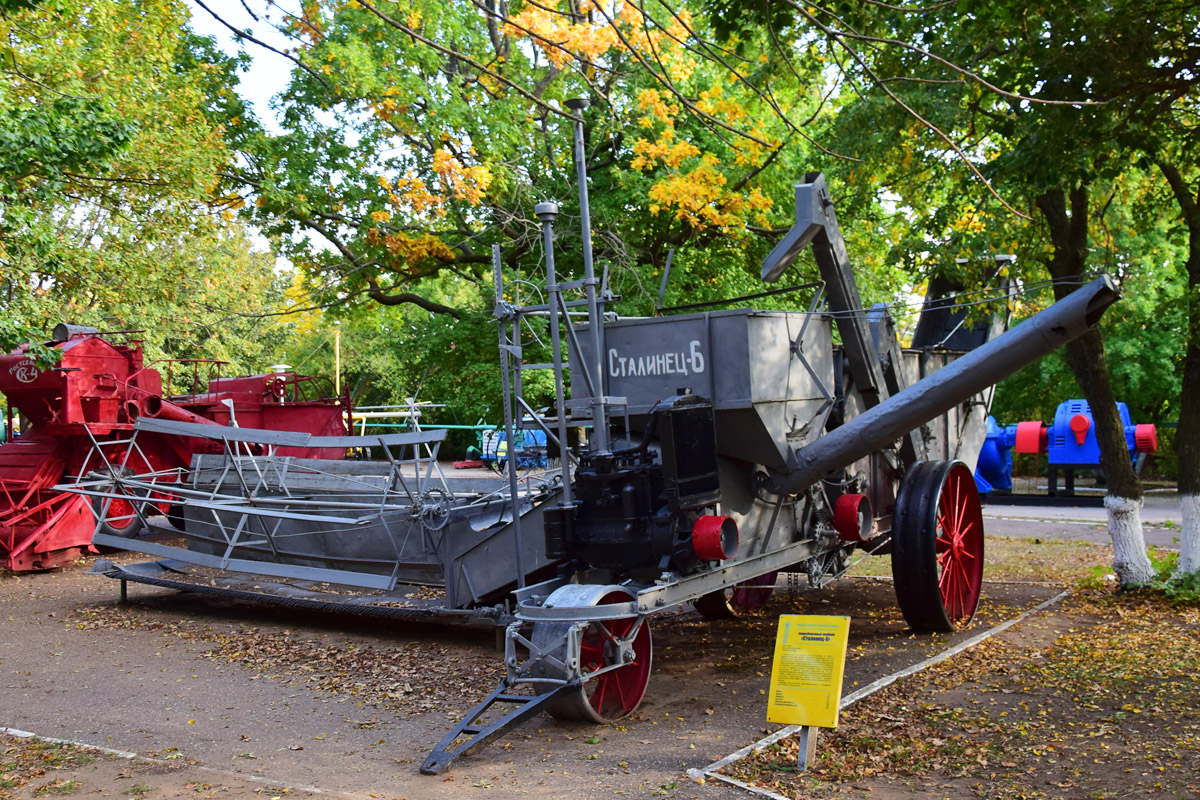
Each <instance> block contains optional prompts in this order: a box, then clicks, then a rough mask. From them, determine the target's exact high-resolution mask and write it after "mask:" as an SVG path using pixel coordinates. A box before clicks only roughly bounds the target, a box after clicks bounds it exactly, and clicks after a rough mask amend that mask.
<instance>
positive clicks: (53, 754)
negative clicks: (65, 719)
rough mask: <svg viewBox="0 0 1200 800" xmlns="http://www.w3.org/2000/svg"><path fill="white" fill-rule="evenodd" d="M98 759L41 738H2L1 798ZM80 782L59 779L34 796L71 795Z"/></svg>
mask: <svg viewBox="0 0 1200 800" xmlns="http://www.w3.org/2000/svg"><path fill="white" fill-rule="evenodd" d="M95 760H96V756H95V755H94V754H93V753H92V752H91V751H89V750H85V749H83V748H79V747H73V746H71V745H65V744H58V743H55V742H47V741H43V740H41V739H23V738H17V737H15V736H0V798H11V797H14V796H15V794H14V793H13V792H12V791H11V790H14V789H22V788H24V787H25V786H27V785H29V784H30V783H32V782H34V781H37V780H39V779H41V778H44V777H46V776H47V775H49V774H50V773H53V772H55V771H58V770H65V769H75V768H78V767H82V766H85V765H87V764H90V763H92V762H93V761H95ZM78 788H79V783H78V781H73V780H66V779H57V780H54V781H51V782H48V783H46V784H44V785H42V786H39V787H37V788H35V789H34V794H35V795H39V796H40V795H53V794H70V793H71V792H74V791H75V790H76V789H78Z"/></svg>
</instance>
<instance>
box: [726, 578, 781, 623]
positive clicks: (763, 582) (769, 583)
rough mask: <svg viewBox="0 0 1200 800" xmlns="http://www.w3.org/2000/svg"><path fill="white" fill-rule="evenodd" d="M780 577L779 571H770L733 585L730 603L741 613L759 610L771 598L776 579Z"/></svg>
mask: <svg viewBox="0 0 1200 800" xmlns="http://www.w3.org/2000/svg"><path fill="white" fill-rule="evenodd" d="M778 577H779V573H778V572H768V573H766V574H765V575H759V576H758V577H755V578H750V579H749V580H745V581H742V582H741V583H739V584H738V585H737V586H735V587H733V595H732V596H731V597H730V598H729V605H731V606H733V610H734V611H737V612H738V613H741V614H745V613H748V612H751V611H758V610H759V609H760V608H762V607H763V606H765V605H766V604H767V603H768V602H769V601H770V600H771V594H772V593H773V592H774V591H775V579H776V578H778Z"/></svg>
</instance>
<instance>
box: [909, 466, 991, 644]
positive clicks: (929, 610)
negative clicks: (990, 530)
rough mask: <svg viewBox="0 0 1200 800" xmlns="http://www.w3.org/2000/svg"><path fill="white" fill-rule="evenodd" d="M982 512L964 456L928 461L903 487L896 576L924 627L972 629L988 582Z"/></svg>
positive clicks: (918, 626) (915, 622)
mask: <svg viewBox="0 0 1200 800" xmlns="http://www.w3.org/2000/svg"><path fill="white" fill-rule="evenodd" d="M983 557H984V549H983V512H982V509H981V507H980V505H979V490H978V489H977V488H976V485H975V479H974V476H973V475H972V474H971V470H970V469H969V468H968V467H967V465H966V464H964V463H962V462H961V461H922V462H918V463H917V464H915V465H913V467H912V469H910V470H909V471H908V474H907V475H905V476H904V480H903V481H902V482H901V484H900V494H899V496H898V497H897V498H896V512H895V515H894V518H893V522H892V577H893V579H894V582H895V587H896V599H897V601H899V604H900V611H901V612H902V613H903V614H904V619H905V620H906V621H907V622H908V624H909V625H910V626H911V627H912V628H913V629H914V630H917V631H953V630H957V629H959V628H962V627H964V626H966V625H967V624H968V623H969V622H970V621H971V618H972V617H973V616H974V615H975V609H976V608H977V607H978V605H979V593H980V590H981V588H982V586H983Z"/></svg>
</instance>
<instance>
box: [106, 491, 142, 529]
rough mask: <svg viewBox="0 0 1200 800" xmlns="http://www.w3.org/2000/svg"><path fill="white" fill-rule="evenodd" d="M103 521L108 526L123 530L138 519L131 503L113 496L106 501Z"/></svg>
mask: <svg viewBox="0 0 1200 800" xmlns="http://www.w3.org/2000/svg"><path fill="white" fill-rule="evenodd" d="M104 521H105V523H107V524H108V526H109V527H110V528H113V529H114V530H119V531H123V530H125V529H126V528H128V527H129V526H130V525H133V524H134V523H135V522H137V521H138V515H137V512H136V511H135V510H134V508H133V503H131V502H129V501H128V500H125V499H122V498H119V497H114V498H112V499H111V500H109V502H108V512H107V513H106V514H105V517H104Z"/></svg>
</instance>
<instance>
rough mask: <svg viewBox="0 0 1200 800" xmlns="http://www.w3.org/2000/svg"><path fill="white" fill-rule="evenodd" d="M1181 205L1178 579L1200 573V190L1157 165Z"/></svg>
mask: <svg viewBox="0 0 1200 800" xmlns="http://www.w3.org/2000/svg"><path fill="white" fill-rule="evenodd" d="M1158 166H1159V169H1161V170H1162V173H1163V175H1164V176H1166V179H1167V183H1169V184H1170V185H1171V191H1172V192H1173V193H1174V194H1175V199H1176V201H1177V202H1178V203H1179V208H1180V211H1181V212H1182V213H1183V221H1184V223H1185V224H1186V225H1187V229H1188V259H1187V276H1188V290H1187V304H1188V305H1187V309H1188V328H1187V330H1188V340H1187V352H1186V354H1185V355H1184V359H1183V389H1182V391H1181V397H1180V404H1179V428H1178V430H1176V431H1175V453H1176V456H1177V457H1178V459H1179V500H1180V505H1181V507H1182V510H1183V533H1182V535H1181V536H1180V539H1179V566H1178V567H1177V568H1176V574H1177V575H1183V574H1186V573H1189V572H1200V189H1198V190H1197V191H1196V193H1195V194H1194V195H1193V193H1192V192H1191V191H1190V190H1189V188H1188V185H1187V182H1186V181H1184V179H1183V176H1181V175H1180V174H1179V169H1178V168H1177V167H1176V166H1175V165H1174V164H1166V163H1162V162H1160V163H1159V165H1158Z"/></svg>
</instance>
